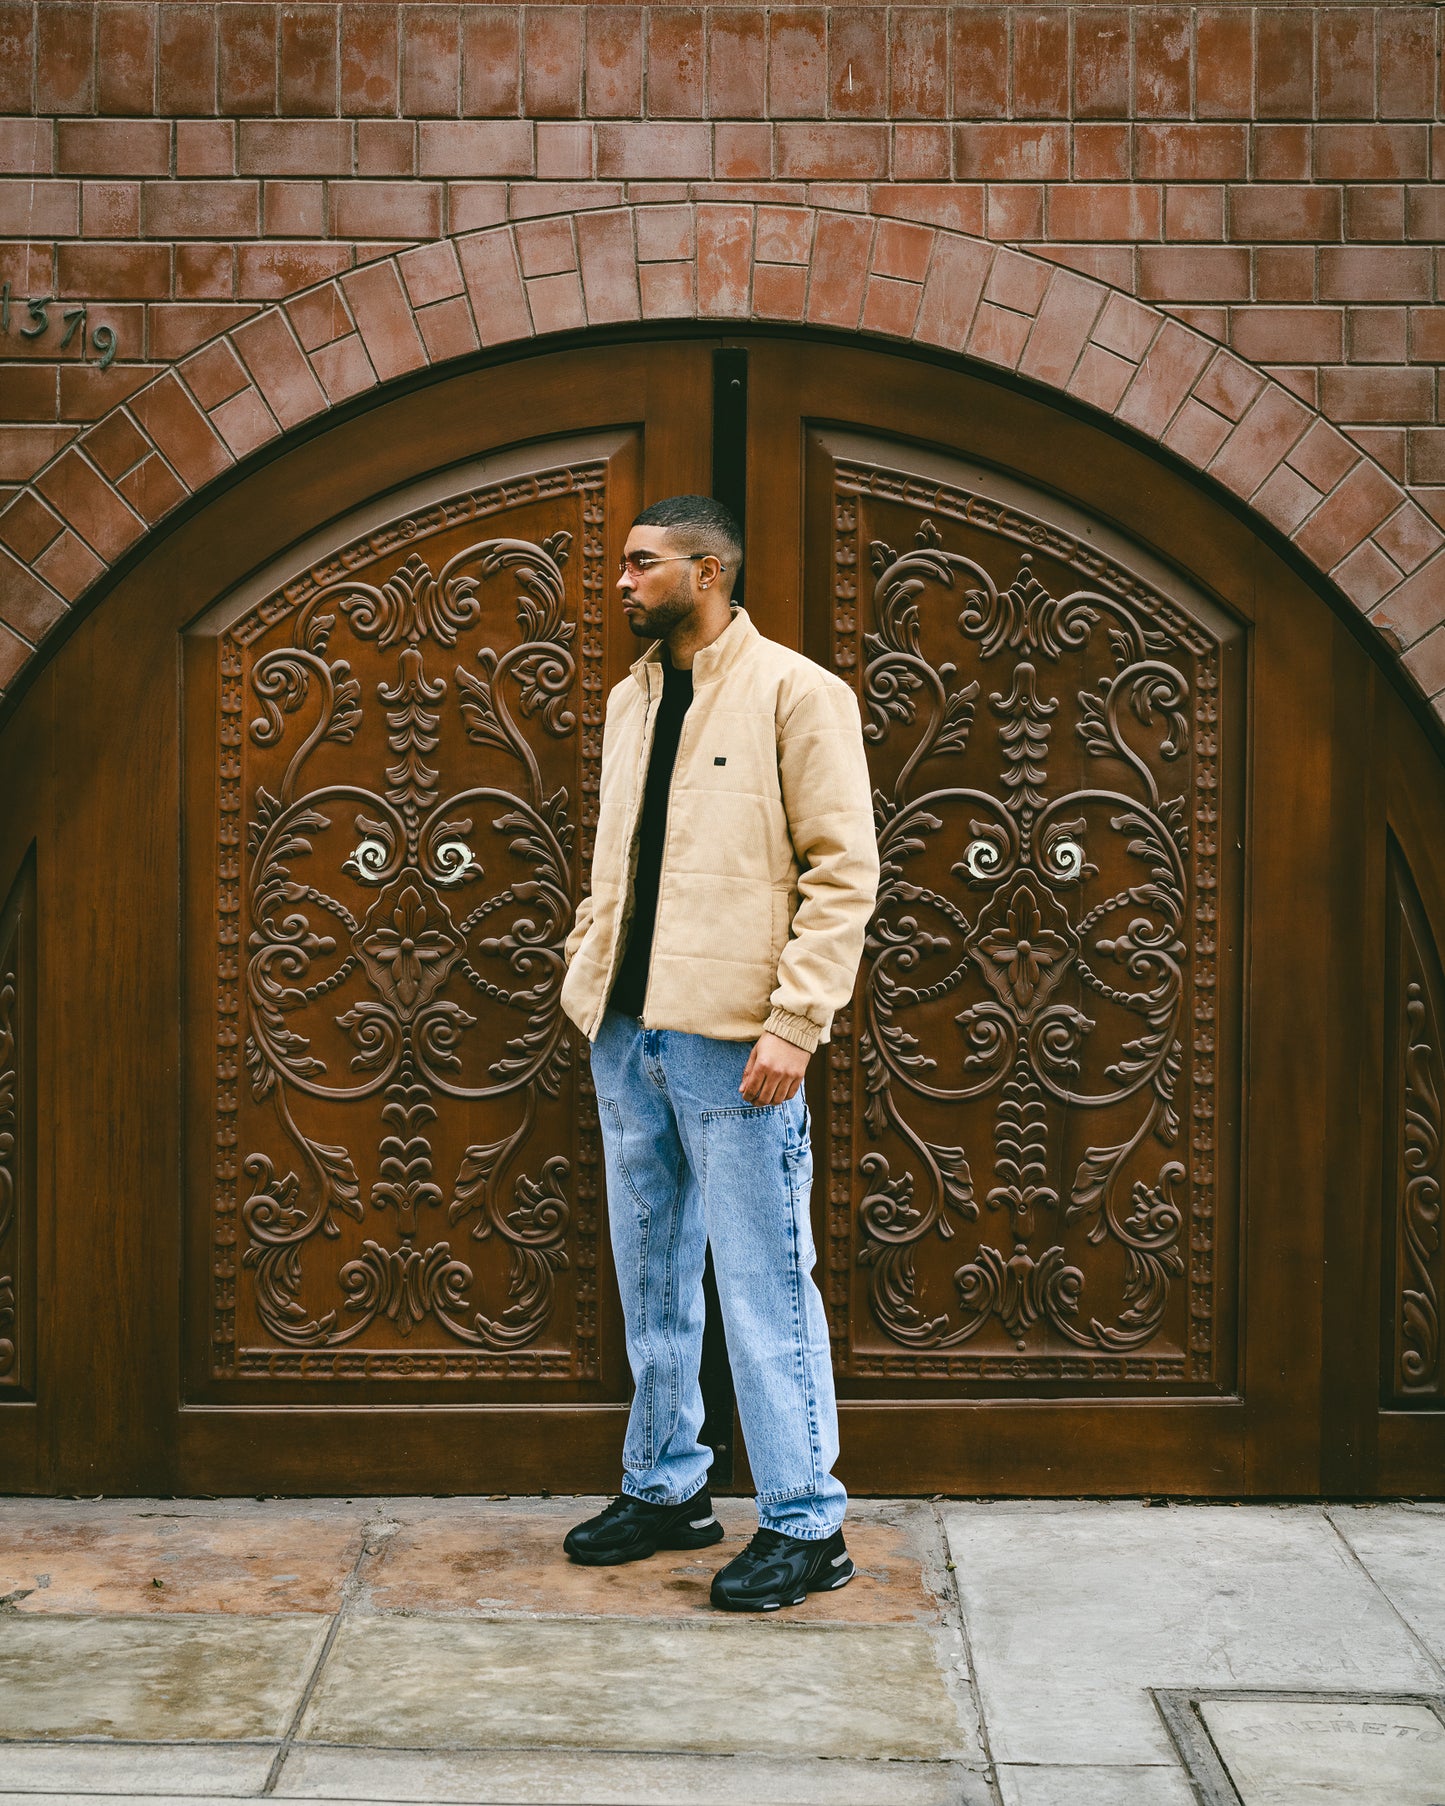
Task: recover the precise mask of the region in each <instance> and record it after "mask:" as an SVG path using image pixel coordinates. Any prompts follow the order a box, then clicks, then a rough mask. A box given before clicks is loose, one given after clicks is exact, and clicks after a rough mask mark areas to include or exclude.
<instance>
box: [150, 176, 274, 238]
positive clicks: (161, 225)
mask: <svg viewBox="0 0 1445 1806" xmlns="http://www.w3.org/2000/svg"><path fill="white" fill-rule="evenodd" d="M145 219H146V230H147V232H148V233H149V234H151V236H153V237H155V238H254V237H255V236H256V234H257V233H258V232H259V231H260V229H261V197H260V191H259V189H258V188H257V185H256V184H255V183H254V182H147V183H146V185H145Z"/></svg>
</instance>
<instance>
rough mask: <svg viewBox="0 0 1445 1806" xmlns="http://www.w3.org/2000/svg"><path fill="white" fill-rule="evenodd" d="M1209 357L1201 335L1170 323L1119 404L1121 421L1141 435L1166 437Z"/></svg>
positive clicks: (1118, 411) (1146, 356)
mask: <svg viewBox="0 0 1445 1806" xmlns="http://www.w3.org/2000/svg"><path fill="white" fill-rule="evenodd" d="M1209 356H1210V347H1209V345H1208V344H1207V343H1206V342H1205V340H1203V339H1202V338H1200V336H1199V335H1198V334H1197V333H1193V332H1189V331H1188V330H1187V329H1186V328H1185V327H1183V326H1180V325H1178V324H1177V323H1176V322H1175V321H1173V320H1166V321H1165V323H1164V325H1163V327H1162V329H1161V330H1160V332H1159V335H1158V337H1157V338H1156V339H1155V340H1154V342H1153V344H1152V345H1150V347H1149V349H1148V351H1147V352H1145V354H1144V361H1143V362H1142V363H1141V364H1140V366H1139V373H1138V375H1137V376H1136V377H1135V378H1134V381H1133V382H1132V383H1131V384H1130V385H1129V391H1128V393H1127V394H1126V395H1125V397H1124V399H1123V401H1122V402H1121V403H1120V404H1119V407H1118V409H1117V414H1118V417H1119V419H1120V420H1125V421H1128V422H1129V424H1130V425H1132V426H1136V427H1138V428H1139V429H1140V431H1141V432H1145V433H1150V434H1153V435H1155V436H1157V435H1158V434H1160V433H1162V432H1163V431H1164V428H1165V426H1166V425H1167V424H1168V422H1169V421H1170V420H1171V419H1172V417H1173V415H1174V414H1175V412H1176V411H1177V409H1178V408H1179V405H1180V403H1181V402H1182V401H1183V400H1184V397H1185V396H1186V395H1187V394H1188V393H1189V391H1190V389H1191V388H1193V386H1194V383H1195V381H1196V380H1197V379H1198V376H1199V373H1200V371H1201V370H1202V369H1203V368H1204V366H1205V364H1206V363H1207V362H1208V361H1209Z"/></svg>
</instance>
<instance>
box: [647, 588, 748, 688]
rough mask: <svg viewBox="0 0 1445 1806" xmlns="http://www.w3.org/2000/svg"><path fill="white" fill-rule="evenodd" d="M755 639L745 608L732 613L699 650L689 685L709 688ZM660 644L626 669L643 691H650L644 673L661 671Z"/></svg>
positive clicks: (739, 608) (694, 660) (654, 644)
mask: <svg viewBox="0 0 1445 1806" xmlns="http://www.w3.org/2000/svg"><path fill="white" fill-rule="evenodd" d="M757 637H758V630H757V628H756V627H754V626H753V623H752V618H751V616H750V615H749V614H748V611H747V610H746V609H745V608H742V607H738V608H735V609H734V610H733V618H732V620H730V621H729V622H728V624H727V626H726V627H724V628H723V630H722V632H721V633H720V634H719V635H718V636H717V638H716V639H715V640H711V641H709V643H708V644H707V645H706V646H704V647H702V648H701V649H700V650H699V651H698V653H697V655H696V656H695V657H694V659H693V661H692V682H693V688H694V689H696V687H697V686H698V684H710V683H713V682H714V681H715V680H716V679H717V678H719V677H721V676H722V674H723V672H724V671H726V670H727V669H728V668H729V666H731V665H733V664H735V663H736V662H737V660H738V658H739V656H740V655H741V653H742V650H743V647H744V646H746V645H747V643H748V641H749V640H755V639H757ZM662 648H663V641H661V640H654V641H653V642H652V644H651V645H650V646H649V647H648V648H647V650H646V652H644V653H643V655H642V657H641V658H639V659H637V660H636V661H635V662H634V663H633V664H632V665H631V666H630V667H629V669H630V670H631V672H632V675H633V677H634V678H636V680H637V682H638V683H639V684H640V685H641V686H642V688H643V689H644V690H645V689H647V688H648V687H649V679H648V675H647V670H648V666H649V665H654V666H656V667H657V669H658V671H659V672H661V669H662Z"/></svg>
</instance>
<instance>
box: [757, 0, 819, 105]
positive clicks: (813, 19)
mask: <svg viewBox="0 0 1445 1806" xmlns="http://www.w3.org/2000/svg"><path fill="white" fill-rule="evenodd" d="M827 108H828V22H827V12H826V9H825V8H822V7H798V8H792V7H790V8H787V9H784V10H780V11H777V12H772V13H770V14H769V15H768V113H769V115H770V116H771V117H772V118H774V119H821V118H823V117H824V116H825V114H826V112H827Z"/></svg>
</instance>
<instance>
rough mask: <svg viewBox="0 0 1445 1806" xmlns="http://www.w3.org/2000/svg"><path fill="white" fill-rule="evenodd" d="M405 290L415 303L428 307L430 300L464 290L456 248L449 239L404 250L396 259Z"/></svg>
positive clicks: (441, 298) (414, 304)
mask: <svg viewBox="0 0 1445 1806" xmlns="http://www.w3.org/2000/svg"><path fill="white" fill-rule="evenodd" d="M397 264H398V266H399V268H400V270H401V278H402V281H403V282H405V284H406V292H407V294H408V295H409V296H410V297H411V302H412V305H413V306H414V307H427V306H429V305H430V304H431V303H432V302H433V301H443V300H449V299H450V298H451V297H452V296H453V295H460V294H462V293H463V291H464V288H465V284H464V283H463V282H462V271H461V265H460V264H458V262H457V253H456V248H455V246H454V245H452V244H451V243H449V242H446V241H443V242H442V243H440V244H434V245H422V246H421V247H420V248H419V249H417V250H415V251H403V252H402V254H401V256H400V257H399V258H398V259H397Z"/></svg>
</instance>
